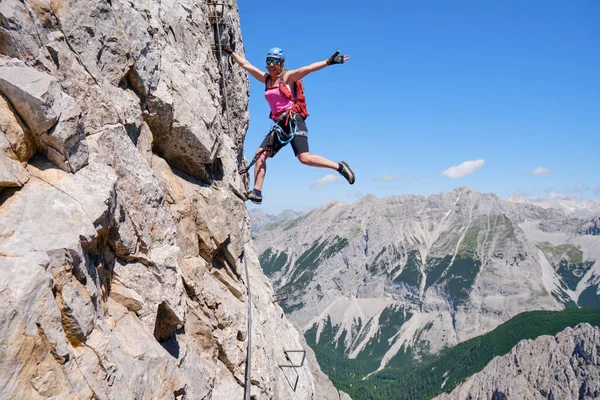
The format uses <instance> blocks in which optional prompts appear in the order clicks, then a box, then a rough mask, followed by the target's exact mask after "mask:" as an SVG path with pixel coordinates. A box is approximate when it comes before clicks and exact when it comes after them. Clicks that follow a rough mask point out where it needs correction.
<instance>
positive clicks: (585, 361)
mask: <svg viewBox="0 0 600 400" xmlns="http://www.w3.org/2000/svg"><path fill="white" fill-rule="evenodd" d="M599 397H600V329H598V327H593V326H591V325H589V324H580V325H578V326H577V327H575V328H567V329H565V330H564V331H562V332H560V333H559V334H557V335H556V337H552V336H540V337H539V338H537V339H535V340H523V341H521V342H519V344H517V345H516V346H515V347H514V348H513V349H512V350H511V352H510V353H509V354H506V355H504V356H502V357H496V358H494V359H493V360H492V361H491V362H490V363H489V364H488V365H487V366H486V367H485V368H484V369H483V370H482V371H481V372H478V373H477V374H475V375H473V376H471V377H470V378H469V379H467V380H466V381H465V382H464V383H462V384H460V385H459V386H458V387H456V388H455V389H454V390H453V391H452V392H451V393H449V394H446V393H444V394H441V395H440V396H438V397H436V400H454V399H456V400H458V399H473V400H477V399H482V400H483V399H582V400H587V399H590V400H591V399H597V398H599Z"/></svg>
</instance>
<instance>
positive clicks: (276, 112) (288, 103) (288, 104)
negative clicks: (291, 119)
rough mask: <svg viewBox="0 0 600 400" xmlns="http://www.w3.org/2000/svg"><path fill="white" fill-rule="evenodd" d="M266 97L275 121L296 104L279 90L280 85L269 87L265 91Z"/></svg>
mask: <svg viewBox="0 0 600 400" xmlns="http://www.w3.org/2000/svg"><path fill="white" fill-rule="evenodd" d="M265 99H267V102H268V103H269V107H271V114H272V115H273V120H275V121H277V119H278V118H279V117H280V116H281V114H283V112H284V111H287V110H289V109H290V108H292V106H293V105H294V102H293V101H292V100H290V99H288V98H287V97H285V96H284V95H283V94H282V93H281V91H280V90H279V85H278V86H275V87H272V88H270V89H267V90H266V91H265Z"/></svg>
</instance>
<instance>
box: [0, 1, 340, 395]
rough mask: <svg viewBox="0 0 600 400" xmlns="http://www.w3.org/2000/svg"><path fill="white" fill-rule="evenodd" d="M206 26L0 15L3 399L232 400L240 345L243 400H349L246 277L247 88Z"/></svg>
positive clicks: (164, 9) (145, 6) (1, 7)
mask: <svg viewBox="0 0 600 400" xmlns="http://www.w3.org/2000/svg"><path fill="white" fill-rule="evenodd" d="M224 3H225V6H224V9H223V12H222V14H219V15H220V16H221V17H222V18H221V20H220V31H221V32H222V33H223V34H222V38H221V40H222V41H223V42H224V44H227V45H228V46H229V47H231V48H234V49H236V51H238V52H240V53H243V45H242V41H241V39H242V38H241V33H240V24H239V17H238V11H237V4H236V3H235V1H225V2H224ZM210 15H212V10H211V9H210V8H209V6H208V5H207V4H206V2H197V1H187V0H162V1H149V0H148V1H144V0H133V1H123V0H112V1H84V0H71V1H69V0H50V1H34V0H25V1H18V0H3V1H2V2H0V53H1V54H0V122H2V123H1V125H0V190H1V191H0V271H1V273H0V302H1V304H2V307H0V398H3V399H11V398H15V399H16V398H19V399H21V398H23V399H24V398H27V399H44V398H52V399H215V400H218V399H233V398H236V399H237V398H242V396H243V394H244V390H245V382H246V376H247V375H246V373H247V366H248V365H249V364H248V363H247V361H248V354H249V353H248V345H249V342H250V340H251V342H252V345H251V353H252V357H251V369H250V371H249V372H250V378H251V380H250V387H249V390H250V393H251V394H252V398H256V399H314V398H324V399H339V398H345V395H344V394H343V393H340V392H338V391H337V390H336V389H335V388H334V387H333V385H332V384H331V382H330V381H329V380H328V378H327V377H326V376H324V375H323V374H322V373H321V372H320V369H319V366H318V365H317V363H316V360H315V357H314V354H313V353H312V351H311V350H310V348H308V347H307V345H306V342H305V341H304V337H303V336H302V334H301V333H300V332H299V330H298V329H297V328H296V327H295V326H294V325H293V324H292V323H291V322H290V321H288V320H287V319H286V317H285V316H284V315H283V312H282V310H281V308H280V307H279V306H278V305H277V304H276V303H274V302H273V288H272V286H271V284H270V282H269V280H268V279H267V278H266V277H265V275H264V274H263V272H262V270H261V269H260V267H259V264H258V257H257V254H256V251H255V249H254V245H253V244H252V242H251V239H250V225H249V219H248V214H247V210H246V205H245V202H244V200H243V193H245V191H246V190H247V184H248V182H247V178H245V177H242V176H240V175H239V174H237V170H238V168H239V165H238V164H239V163H241V162H242V161H243V148H242V146H243V140H244V137H245V133H246V129H247V126H248V118H249V116H248V110H247V101H248V95H249V85H248V80H247V76H246V73H245V72H243V71H242V70H241V69H240V68H235V67H232V66H231V65H229V64H225V63H224V64H223V65H224V68H223V70H222V69H221V65H220V63H219V57H218V54H217V53H216V51H215V50H214V49H213V48H212V46H213V45H214V44H215V43H216V39H217V38H215V29H214V26H213V22H214V20H211V19H210ZM224 95H226V96H227V104H228V106H229V109H228V110H227V112H226V110H225V109H224V104H225V101H224ZM227 116H229V118H230V119H229V120H227ZM246 266H247V268H248V278H247V275H246ZM250 291H251V315H252V324H251V329H252V331H251V332H249V329H248V326H249V318H248V315H249V313H248V308H249V304H250V303H249V296H248V295H249V292H250ZM284 350H306V352H307V354H306V360H305V362H304V364H303V365H302V367H298V368H289V367H286V366H285V365H289V364H290V360H288V359H287V358H286V353H285V352H284ZM282 366H283V367H282Z"/></svg>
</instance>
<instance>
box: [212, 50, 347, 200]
mask: <svg viewBox="0 0 600 400" xmlns="http://www.w3.org/2000/svg"><path fill="white" fill-rule="evenodd" d="M223 50H224V51H226V52H227V53H229V54H231V56H232V57H233V59H234V60H235V62H236V63H238V64H239V65H240V67H242V68H243V69H244V70H246V71H247V72H248V73H249V74H250V75H252V76H253V77H254V78H256V79H257V80H259V81H260V82H262V83H264V84H265V98H266V99H267V102H268V103H269V107H270V108H271V115H270V117H271V119H272V120H273V121H274V122H275V124H276V125H278V127H275V128H277V129H279V128H280V133H281V134H284V135H286V134H287V135H291V137H292V138H291V142H290V143H291V145H292V149H293V150H294V155H295V156H296V158H298V160H299V161H300V162H301V163H302V164H305V165H310V166H312V167H321V168H331V169H334V170H336V171H338V172H339V173H340V174H341V175H342V176H343V177H344V178H346V180H347V181H348V183H350V184H351V185H352V184H353V183H354V180H355V178H354V172H352V170H351V169H350V166H349V165H348V163H347V162H345V161H341V162H339V163H336V162H334V161H330V160H328V159H327V158H325V157H322V156H319V155H316V154H310V153H309V152H308V137H307V134H308V129H307V127H306V122H305V121H304V119H305V117H306V116H307V113H303V114H304V117H303V116H302V115H301V114H300V113H299V112H298V108H297V107H295V101H294V100H295V99H294V95H293V94H292V92H294V91H295V88H294V89H292V88H293V87H294V86H295V83H296V81H298V80H300V79H302V78H304V77H305V76H306V75H308V74H310V73H311V72H315V71H318V70H320V69H323V68H325V67H326V66H328V65H333V64H343V63H344V62H346V61H347V60H348V59H349V57H348V56H346V55H344V56H340V55H338V54H339V51H338V52H336V53H335V54H333V55H332V56H331V57H329V58H328V59H327V60H324V61H318V62H315V63H312V64H310V65H307V66H304V67H301V68H298V69H293V70H284V69H283V65H284V63H285V54H284V52H283V50H281V49H280V48H278V47H274V48H272V49H271V50H269V52H268V53H267V57H266V64H267V71H268V72H266V73H265V72H263V71H261V70H260V69H258V68H256V67H255V66H254V65H252V64H250V62H248V60H246V59H245V58H244V57H242V56H240V55H239V54H236V53H235V52H234V51H232V50H231V49H228V48H223ZM305 110H306V109H304V111H305ZM294 133H295V135H294ZM277 136H278V135H276V134H274V133H271V132H270V133H269V134H267V136H266V137H265V139H264V140H263V142H262V143H261V145H260V148H259V149H258V150H257V152H256V153H257V155H258V154H260V155H259V157H258V159H257V160H256V166H255V167H254V189H253V190H251V191H250V192H248V195H247V200H250V201H252V202H253V203H255V204H261V203H262V186H263V182H264V180H265V175H266V173H267V157H269V156H271V157H272V156H274V155H275V154H274V153H275V152H277V150H279V149H278V148H277V149H276V150H275V151H273V152H272V151H271V150H273V147H272V145H273V143H272V142H273V140H275V141H279V148H281V146H282V144H281V139H278V138H277ZM286 143H287V142H285V143H283V144H286Z"/></svg>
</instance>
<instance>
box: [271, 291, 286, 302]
mask: <svg viewBox="0 0 600 400" xmlns="http://www.w3.org/2000/svg"><path fill="white" fill-rule="evenodd" d="M287 299H288V292H279V293H275V294H274V295H273V303H279V302H280V301H284V300H287Z"/></svg>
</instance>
